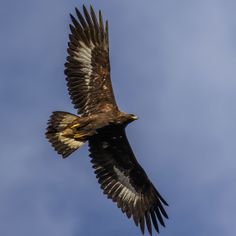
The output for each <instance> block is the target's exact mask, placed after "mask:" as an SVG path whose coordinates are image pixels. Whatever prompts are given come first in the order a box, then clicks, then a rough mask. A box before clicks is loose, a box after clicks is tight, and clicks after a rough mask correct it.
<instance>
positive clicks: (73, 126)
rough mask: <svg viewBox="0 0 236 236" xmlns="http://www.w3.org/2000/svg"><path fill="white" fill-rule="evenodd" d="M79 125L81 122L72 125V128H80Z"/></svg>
mask: <svg viewBox="0 0 236 236" xmlns="http://www.w3.org/2000/svg"><path fill="white" fill-rule="evenodd" d="M79 126H80V125H79V124H75V125H72V126H71V129H75V128H78V127H79Z"/></svg>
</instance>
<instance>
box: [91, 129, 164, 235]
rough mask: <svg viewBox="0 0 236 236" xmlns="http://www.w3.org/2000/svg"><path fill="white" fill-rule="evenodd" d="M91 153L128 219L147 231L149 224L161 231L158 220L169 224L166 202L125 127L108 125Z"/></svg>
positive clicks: (101, 180) (94, 139)
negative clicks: (137, 154) (130, 143)
mask: <svg viewBox="0 0 236 236" xmlns="http://www.w3.org/2000/svg"><path fill="white" fill-rule="evenodd" d="M89 147H90V149H89V150H90V156H91V158H92V160H91V162H92V164H93V168H94V169H95V174H96V177H97V178H98V182H99V183H100V184H101V188H102V189H103V192H104V194H106V195H107V196H108V198H111V199H112V200H113V201H114V202H117V206H118V207H119V208H121V210H122V212H124V213H126V215H127V216H128V218H130V217H131V216H132V217H133V219H134V222H135V224H136V225H139V226H140V229H141V231H142V233H144V230H145V225H146V226H147V228H148V231H149V233H150V234H152V225H153V226H154V228H155V229H156V231H157V232H159V228H158V221H159V223H160V224H161V225H163V226H165V224H164V220H163V216H164V217H165V218H168V216H167V214H166V212H165V210H164V207H163V205H167V203H166V201H165V200H164V199H163V198H162V197H161V195H160V194H159V192H158V191H157V190H156V188H155V187H154V186H153V184H152V183H151V182H150V180H149V179H148V177H147V175H146V173H145V172H144V170H143V168H142V167H141V166H140V165H139V163H138V162H137V160H136V159H135V156H134V154H133V151H132V149H131V147H130V145H129V142H128V140H127V138H126V134H125V130H124V128H123V127H122V126H108V127H105V128H102V129H100V130H98V132H97V134H96V135H94V136H93V137H91V138H90V139H89Z"/></svg>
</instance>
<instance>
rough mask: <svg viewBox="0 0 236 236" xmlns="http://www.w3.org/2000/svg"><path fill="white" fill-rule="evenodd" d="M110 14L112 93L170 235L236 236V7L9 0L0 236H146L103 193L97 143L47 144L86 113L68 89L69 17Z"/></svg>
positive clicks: (1, 88) (1, 49) (3, 31)
mask: <svg viewBox="0 0 236 236" xmlns="http://www.w3.org/2000/svg"><path fill="white" fill-rule="evenodd" d="M83 3H85V4H86V6H89V4H90V3H92V5H93V6H94V8H95V10H96V11H97V10H98V9H101V10H102V12H103V17H104V18H105V19H109V25H110V60H111V70H112V71H111V73H112V81H113V87H114V91H115V95H116V100H117V102H118V104H119V106H120V108H121V110H123V111H126V112H129V113H134V114H137V115H138V116H139V117H140V119H139V120H138V121H136V122H134V123H132V124H131V125H130V126H129V127H128V128H127V133H128V137H129V140H130V143H131V145H132V148H133V149H134V152H135V154H136V156H137V159H138V161H139V162H140V163H141V165H142V166H143V167H144V169H145V170H146V172H147V174H148V175H149V177H150V179H151V180H152V182H153V183H154V184H155V186H157V188H158V190H159V191H160V192H161V194H162V195H163V197H164V198H165V199H166V200H167V202H168V203H169V207H168V208H167V212H168V214H169V217H170V219H169V220H168V221H166V225H167V227H166V228H165V229H163V228H161V235H162V236H173V235H176V236H177V235H191V236H209V235H224V236H234V235H236V224H235V218H236V201H235V199H236V187H235V183H236V171H235V167H236V159H235V153H236V144H235V140H236V105H235V101H236V15H235V9H236V1H233V0H232V1H230V0H224V1H223V0H212V1H211V0H198V1H192V0H178V1H177V0H150V1H141V0H135V1H134V0H133V1H126V0H120V1H105V0H103V1H102V0H97V1H95V0H94V1H83V2H82V1H78V0H77V1H75V0H64V1H58V0H41V1H36V0H21V1H16V0H14V1H13V0H8V1H6V0H5V1H4V0H1V1H0V35H1V39H0V41H1V43H0V82H1V84H0V107H1V115H0V121H1V122H0V133H1V134H0V140H1V142H0V143H1V148H0V219H1V220H0V235H2V236H15V235H17V236H25V235H26V236H28V235H33V236H42V235H43V236H54V235H57V236H83V235H96V236H104V235H113V236H119V235H141V234H140V232H139V229H138V228H137V227H135V225H134V224H133V222H132V221H131V220H127V219H126V216H125V215H123V214H122V213H121V212H120V210H118V209H117V207H116V205H115V204H114V203H113V202H112V201H110V200H107V199H106V197H105V196H104V195H103V194H102V191H101V190H100V187H99V185H98V184H97V180H96V178H95V175H94V173H93V170H92V168H91V163H90V160H89V158H88V150H87V145H85V146H83V147H82V148H81V150H79V151H77V152H75V153H74V154H73V155H71V157H69V158H68V159H65V160H62V159H61V158H60V157H59V156H58V155H57V154H56V152H54V151H53V149H52V148H51V146H50V145H49V143H48V142H47V141H46V139H45V138H44V132H45V128H46V123H47V120H48V117H49V115H50V113H51V112H52V111H54V110H63V111H68V112H75V110H74V109H73V106H72V104H71V102H70V100H69V96H68V94H67V90H66V83H65V80H64V74H63V71H64V62H65V57H66V47H67V40H68V33H69V27H68V24H69V22H70V19H69V13H71V12H72V13H74V7H75V6H77V7H79V8H80V9H81V6H82V4H83Z"/></svg>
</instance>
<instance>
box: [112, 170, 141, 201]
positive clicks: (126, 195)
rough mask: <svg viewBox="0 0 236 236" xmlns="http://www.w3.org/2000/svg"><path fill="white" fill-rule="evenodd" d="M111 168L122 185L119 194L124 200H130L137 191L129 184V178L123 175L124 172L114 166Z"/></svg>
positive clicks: (134, 196) (136, 194)
mask: <svg viewBox="0 0 236 236" xmlns="http://www.w3.org/2000/svg"><path fill="white" fill-rule="evenodd" d="M113 168H114V171H115V173H116V174H117V176H118V181H119V182H120V183H121V184H122V185H123V189H122V191H121V192H120V194H119V196H120V197H122V198H123V199H124V200H126V201H131V199H134V198H136V197H137V196H138V195H139V193H138V192H137V191H136V190H135V189H134V187H133V186H132V185H131V183H130V180H129V178H128V177H127V176H125V175H124V173H123V172H122V171H120V170H119V169H118V168H116V167H115V166H114V167H113Z"/></svg>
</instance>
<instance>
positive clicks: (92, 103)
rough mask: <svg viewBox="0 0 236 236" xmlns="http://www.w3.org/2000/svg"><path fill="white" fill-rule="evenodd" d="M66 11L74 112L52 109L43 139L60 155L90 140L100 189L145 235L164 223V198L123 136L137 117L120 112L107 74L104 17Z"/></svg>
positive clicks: (68, 72) (67, 67) (68, 76)
mask: <svg viewBox="0 0 236 236" xmlns="http://www.w3.org/2000/svg"><path fill="white" fill-rule="evenodd" d="M75 10H76V16H73V15H70V17H71V21H72V24H70V31H71V32H70V34H69V43H68V49H67V51H68V56H67V58H66V63H65V75H66V81H67V87H68V92H69V95H70V98H71V100H72V103H73V104H74V107H75V108H76V109H77V113H78V115H74V114H71V113H68V112H62V111H54V112H53V113H52V115H51V116H50V119H49V121H48V127H47V131H46V134H45V135H46V138H47V139H48V140H49V142H50V143H51V144H52V146H53V147H54V149H55V150H56V151H57V153H58V154H60V155H62V157H63V158H66V157H68V156H69V155H70V154H71V153H73V152H74V151H75V150H77V149H78V148H80V147H81V146H82V145H83V144H84V143H85V142H88V145H89V152H90V157H91V163H92V166H93V168H94V172H95V174H96V177H97V179H98V183H99V184H100V185H101V189H102V190H103V193H104V194H105V195H107V197H108V198H110V199H112V201H113V202H115V203H116V204H117V206H118V208H121V210H122V212H123V213H125V214H126V215H127V217H128V218H133V220H134V222H135V224H136V225H137V226H139V227H140V229H141V231H142V233H143V234H144V232H145V228H146V227H147V229H148V232H149V234H150V235H152V228H153V227H154V228H155V230H156V231H157V232H159V224H161V225H162V226H165V223H164V218H168V216H167V213H166V211H165V209H164V205H168V204H167V203H166V201H165V200H164V198H163V197H162V196H161V195H160V193H159V192H158V191H157V189H156V188H155V187H154V185H153V184H152V183H151V181H150V180H149V178H148V176H147V174H146V173H145V171H144V170H143V168H142V167H141V166H140V164H139V163H138V162H137V160H136V158H135V155H134V153H133V151H132V149H131V146H130V144H129V142H128V139H127V137H126V133H125V128H126V126H127V125H128V124H129V123H131V122H133V121H134V120H136V119H137V116H135V115H133V114H127V113H124V112H121V111H120V110H119V108H118V106H117V104H116V101H115V97H114V94H113V90H112V83H111V78H110V62H109V40H108V21H105V22H104V21H103V18H102V14H101V11H99V14H98V16H97V15H96V14H95V12H94V10H93V8H92V6H90V11H89V10H87V9H86V7H85V6H83V13H82V12H80V11H79V10H78V9H77V8H76V9H75Z"/></svg>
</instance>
